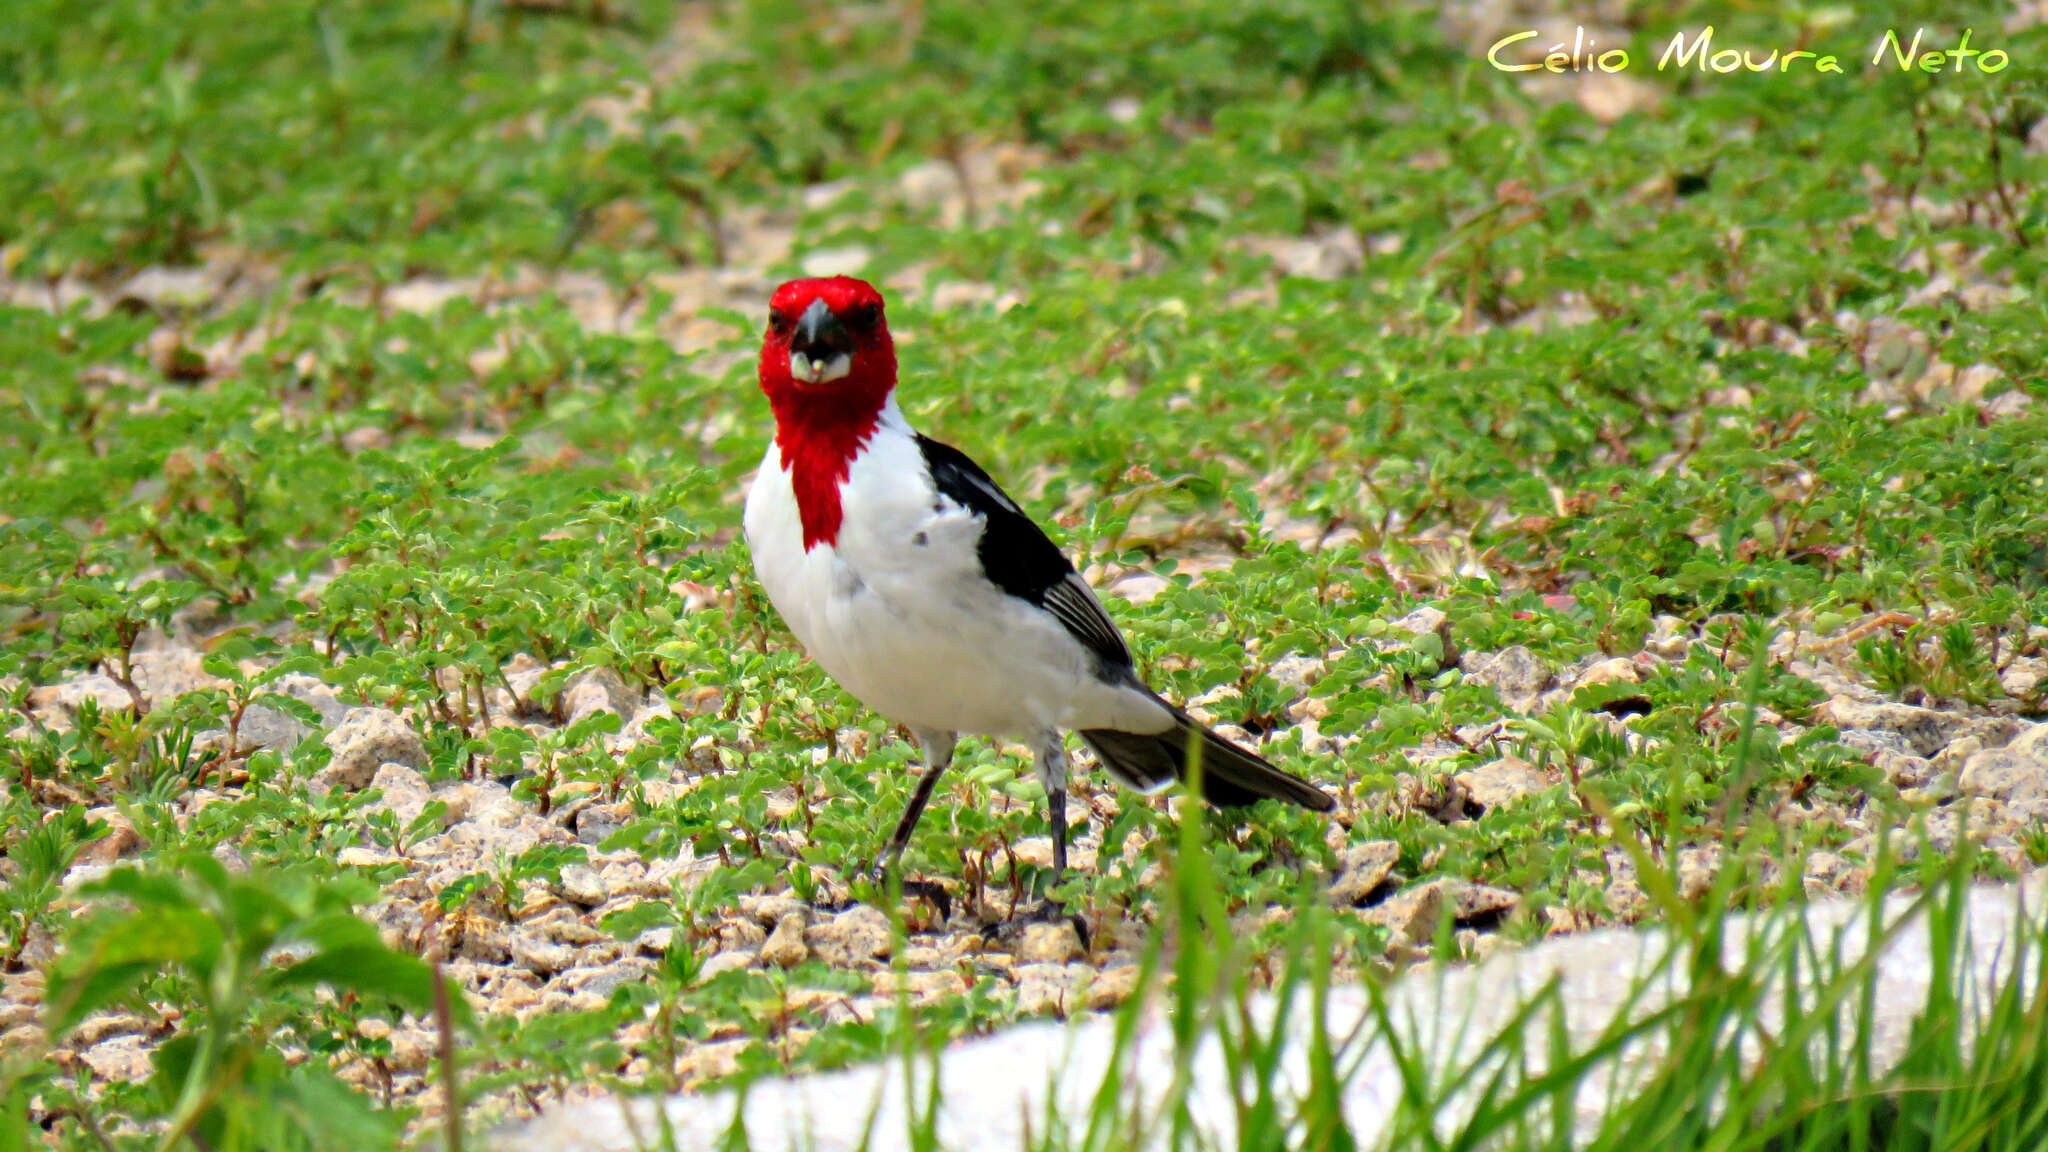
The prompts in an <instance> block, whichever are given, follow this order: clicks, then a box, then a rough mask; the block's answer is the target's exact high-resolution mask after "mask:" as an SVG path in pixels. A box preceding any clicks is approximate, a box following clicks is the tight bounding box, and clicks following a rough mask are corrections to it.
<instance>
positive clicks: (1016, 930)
mask: <svg viewBox="0 0 2048 1152" xmlns="http://www.w3.org/2000/svg"><path fill="white" fill-rule="evenodd" d="M1032 924H1065V925H1067V926H1068V927H1070V928H1072V929H1073V930H1074V938H1075V939H1076V940H1079V941H1080V942H1081V946H1082V947H1084V948H1085V947H1087V946H1088V922H1087V921H1086V920H1083V919H1082V918H1081V914H1080V913H1079V912H1069V911H1067V906H1066V905H1065V904H1063V903H1061V902H1060V901H1058V900H1044V901H1041V902H1039V903H1037V904H1034V905H1032V906H1031V907H1029V908H1027V909H1025V910H1023V911H1021V912H1013V913H1011V914H1010V916H1009V917H1008V918H1007V919H1005V920H1002V921H1000V922H998V923H996V924H994V925H992V926H991V927H992V928H993V929H994V930H995V932H996V934H997V935H999V936H1001V935H1011V934H1017V935H1021V934H1022V933H1023V931H1024V929H1025V928H1026V927H1028V926H1029V925H1032Z"/></svg>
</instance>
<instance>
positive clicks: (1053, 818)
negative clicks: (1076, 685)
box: [1028, 732, 1088, 943]
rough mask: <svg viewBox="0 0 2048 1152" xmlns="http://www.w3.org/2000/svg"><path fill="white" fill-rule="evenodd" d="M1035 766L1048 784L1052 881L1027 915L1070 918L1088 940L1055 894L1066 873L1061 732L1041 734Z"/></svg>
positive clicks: (1040, 778)
mask: <svg viewBox="0 0 2048 1152" xmlns="http://www.w3.org/2000/svg"><path fill="white" fill-rule="evenodd" d="M1034 767H1036V768H1037V770H1038V782H1039V783H1040V784H1043V785H1044V786H1045V821H1046V824H1047V825H1048V826H1049V828H1050V830H1051V832H1052V883H1051V885H1050V886H1048V888H1047V890H1046V898H1045V903H1043V904H1041V905H1039V906H1038V907H1037V908H1036V909H1034V910H1033V911H1032V912H1030V913H1029V914H1028V918H1029V919H1032V920H1043V921H1047V922H1049V923H1053V924H1057V923H1060V922H1061V921H1063V920H1064V921H1068V922H1070V923H1072V924H1073V926H1074V934H1075V935H1076V936H1078V937H1080V939H1081V941H1082V942H1083V943H1086V942H1087V940H1088V925H1087V924H1086V923H1085V922H1083V921H1082V919H1081V918H1080V917H1079V916H1073V917H1069V916H1068V915H1067V910H1066V907H1065V906H1064V905H1062V904H1061V903H1060V901H1059V899H1058V898H1057V897H1055V896H1053V895H1052V892H1053V891H1054V890H1056V889H1058V888H1059V886H1060V881H1062V880H1064V879H1066V876H1067V745H1066V741H1065V740H1063V739H1061V738H1060V734H1059V733H1058V732H1047V733H1045V734H1044V735H1042V736H1040V737H1039V739H1038V756H1037V760H1036V762H1035V764H1034Z"/></svg>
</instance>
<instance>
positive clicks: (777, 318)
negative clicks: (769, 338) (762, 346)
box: [768, 308, 789, 332]
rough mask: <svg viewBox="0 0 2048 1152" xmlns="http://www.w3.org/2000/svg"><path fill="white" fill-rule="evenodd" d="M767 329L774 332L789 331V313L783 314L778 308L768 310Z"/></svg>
mask: <svg viewBox="0 0 2048 1152" xmlns="http://www.w3.org/2000/svg"><path fill="white" fill-rule="evenodd" d="M768 327H769V329H770V330H772V331H775V332H787V331H789V313H787V312H784V311H783V310H782V309H780V308H770V309H769V310H768Z"/></svg>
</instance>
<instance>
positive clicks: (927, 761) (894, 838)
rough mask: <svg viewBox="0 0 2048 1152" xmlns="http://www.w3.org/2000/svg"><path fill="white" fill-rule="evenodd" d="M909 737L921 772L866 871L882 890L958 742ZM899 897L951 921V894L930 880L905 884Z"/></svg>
mask: <svg viewBox="0 0 2048 1152" xmlns="http://www.w3.org/2000/svg"><path fill="white" fill-rule="evenodd" d="M912 735H914V736H916V737H917V743H918V747H920V748H922V749H923V750H924V771H923V773H921V774H920V775H919V776H918V778H917V787H915V788H913V789H912V790H911V793H910V803H909V804H908V805H907V806H905V807H904V809H903V815H902V817H901V818H899V819H898V820H897V821H896V830H895V831H894V832H891V833H890V834H889V843H888V845H887V846H885V847H884V848H883V849H882V855H881V858H880V859H878V860H876V861H875V866H874V867H873V868H872V869H870V871H869V874H870V875H871V876H872V877H873V879H874V881H875V884H876V885H877V886H878V887H880V888H882V889H883V890H884V891H887V890H888V879H889V873H890V872H892V871H894V870H895V868H896V865H897V864H898V863H899V862H900V861H901V860H902V859H903V850H904V849H905V848H907V847H909V845H910V835H911V833H913V832H915V831H917V821H918V818H919V817H921V816H923V815H924V806H925V805H926V804H929V803H931V799H932V789H933V788H935V787H937V786H938V783H939V777H940V776H941V775H942V774H944V773H945V771H946V768H947V767H948V766H949V765H951V764H952V763H953V746H954V745H955V744H956V743H958V742H959V738H958V737H956V736H955V735H954V734H953V733H951V732H936V731H931V730H929V729H919V730H917V731H915V732H913V733H912ZM903 894H904V895H906V896H922V897H924V898H925V899H927V900H930V901H931V902H932V904H933V905H935V906H936V907H937V908H938V910H939V918H940V919H941V920H950V919H952V916H953V898H952V895H951V894H950V893H948V892H947V891H946V890H945V889H944V888H942V887H940V886H939V885H937V884H935V883H932V882H930V881H905V882H904V884H903Z"/></svg>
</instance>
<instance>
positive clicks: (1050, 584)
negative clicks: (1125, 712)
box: [917, 436, 1131, 678]
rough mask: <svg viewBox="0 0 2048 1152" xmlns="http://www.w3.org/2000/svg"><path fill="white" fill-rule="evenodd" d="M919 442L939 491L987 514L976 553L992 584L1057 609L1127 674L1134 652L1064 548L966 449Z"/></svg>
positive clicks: (1113, 668) (1110, 669)
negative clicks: (966, 452) (968, 456)
mask: <svg viewBox="0 0 2048 1152" xmlns="http://www.w3.org/2000/svg"><path fill="white" fill-rule="evenodd" d="M917 446H918V447H919V448H920V449H922V450H923V451H924V463H925V467H926V468H927V469H929V470H930V471H931V475H932V483H933V484H934V485H935V486H936V487H937V488H938V490H939V494H940V495H942V496H944V497H945V498H946V499H948V500H951V501H952V502H953V503H955V504H958V505H960V506H961V507H962V508H965V509H967V510H968V511H970V512H972V513H974V514H975V515H976V516H979V517H981V521H982V529H981V542H980V543H979V544H978V545H977V546H976V551H977V553H978V554H979V556H980V558H981V569H982V571H983V572H984V573H986V574H987V576H988V579H989V582H990V583H991V584H994V585H995V586H996V587H998V588H1001V589H1002V590H1003V591H1004V592H1007V593H1009V594H1010V595H1012V596H1015V597H1017V598H1018V599H1019V600H1024V601H1027V602H1029V603H1031V604H1034V605H1036V606H1038V607H1040V608H1043V609H1045V610H1046V611H1047V612H1050V613H1052V614H1053V616H1054V617H1055V618H1056V619H1058V620H1059V622H1060V623H1061V624H1063V625H1065V626H1066V629H1067V631H1068V632H1070V633H1072V634H1073V637H1074V639H1076V640H1079V641H1080V642H1081V643H1082V644H1084V645H1086V646H1087V648H1088V650H1089V651H1090V652H1093V653H1094V654H1095V655H1096V656H1097V657H1099V658H1100V659H1101V660H1102V662H1103V665H1104V668H1103V671H1104V672H1105V673H1108V674H1111V675H1114V674H1116V673H1120V672H1125V671H1128V670H1129V669H1130V667H1131V650H1130V648H1129V647H1128V646H1127V645H1125V644H1124V638H1123V634H1122V633H1120V632H1118V631H1117V629H1116V622H1115V621H1113V620H1111V619H1110V618H1109V613H1108V612H1107V611H1105V610H1104V609H1103V607H1102V603H1101V601H1099V600H1097V599H1096V598H1095V593H1094V591H1093V590H1091V589H1090V588H1089V587H1088V584H1087V582H1086V581H1084V580H1082V579H1081V574H1080V573H1078V572H1076V571H1074V565H1073V564H1072V563H1071V562H1069V561H1068V560H1067V557H1066V554H1065V553H1064V552H1061V551H1060V547H1059V545H1057V544H1054V543H1053V542H1052V540H1051V539H1050V538H1048V537H1047V536H1046V534H1045V533H1044V531H1042V530H1041V529H1040V528H1039V527H1038V525H1036V524H1034V523H1032V521H1031V517H1029V516H1026V515H1025V514H1024V510H1023V509H1022V508H1019V507H1018V506H1017V502H1016V501H1015V500H1012V499H1010V497H1009V495H1008V494H1007V493H1005V492H1004V491H1003V490H1002V489H1001V488H1000V487H998V486H997V485H996V482H995V481H994V480H991V479H989V475H988V473H986V472H984V471H982V470H981V466H980V465H979V464H976V463H975V462H974V461H972V460H970V459H968V458H967V456H966V454H965V453H963V452H961V451H960V450H959V449H957V448H953V447H950V446H948V445H945V444H941V443H939V442H938V441H937V440H933V439H932V438H930V437H928V436H919V437H918V438H917ZM1106 678H1107V677H1106Z"/></svg>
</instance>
